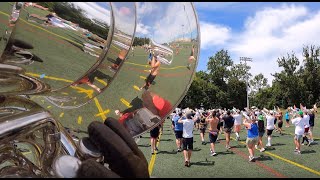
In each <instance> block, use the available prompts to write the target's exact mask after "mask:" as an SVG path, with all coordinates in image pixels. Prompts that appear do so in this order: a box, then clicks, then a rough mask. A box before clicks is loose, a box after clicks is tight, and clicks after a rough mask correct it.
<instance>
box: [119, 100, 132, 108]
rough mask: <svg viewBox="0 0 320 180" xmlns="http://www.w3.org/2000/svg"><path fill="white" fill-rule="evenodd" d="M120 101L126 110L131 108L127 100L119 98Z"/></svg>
mask: <svg viewBox="0 0 320 180" xmlns="http://www.w3.org/2000/svg"><path fill="white" fill-rule="evenodd" d="M120 101H121V102H122V103H123V104H124V105H125V106H127V107H128V108H131V107H132V105H131V104H130V103H129V102H128V101H127V100H125V99H124V98H121V99H120Z"/></svg>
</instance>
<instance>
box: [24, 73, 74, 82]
mask: <svg viewBox="0 0 320 180" xmlns="http://www.w3.org/2000/svg"><path fill="white" fill-rule="evenodd" d="M25 74H26V75H29V76H33V77H37V78H40V74H35V73H30V72H26V73H25ZM43 78H46V79H51V80H57V81H64V82H71V83H72V82H73V81H71V80H68V79H64V78H57V77H52V76H47V75H46V76H44V77H43Z"/></svg>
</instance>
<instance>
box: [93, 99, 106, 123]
mask: <svg viewBox="0 0 320 180" xmlns="http://www.w3.org/2000/svg"><path fill="white" fill-rule="evenodd" d="M93 100H94V103H95V104H96V106H97V108H98V111H99V113H103V110H102V107H101V105H100V103H99V100H98V99H97V98H96V97H95V98H93ZM101 118H102V120H103V121H104V120H105V119H107V117H106V116H105V114H101Z"/></svg>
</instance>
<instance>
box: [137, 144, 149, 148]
mask: <svg viewBox="0 0 320 180" xmlns="http://www.w3.org/2000/svg"><path fill="white" fill-rule="evenodd" d="M138 147H150V144H140V145H138Z"/></svg>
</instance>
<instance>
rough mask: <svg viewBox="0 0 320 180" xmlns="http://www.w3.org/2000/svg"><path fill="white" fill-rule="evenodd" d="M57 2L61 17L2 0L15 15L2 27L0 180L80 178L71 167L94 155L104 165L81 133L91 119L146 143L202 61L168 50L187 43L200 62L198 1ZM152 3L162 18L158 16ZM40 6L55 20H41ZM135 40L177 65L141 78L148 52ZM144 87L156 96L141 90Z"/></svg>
mask: <svg viewBox="0 0 320 180" xmlns="http://www.w3.org/2000/svg"><path fill="white" fill-rule="evenodd" d="M50 3H51V4H52V6H56V7H59V8H61V11H57V12H55V13H52V11H53V10H54V9H50V7H46V4H47V3H41V2H39V3H27V2H0V12H1V13H0V16H4V17H9V19H8V22H5V23H2V22H0V23H2V24H1V25H0V26H1V28H0V55H1V56H0V177H74V176H75V172H74V171H72V172H71V171H70V172H67V174H66V172H65V171H64V166H63V165H64V164H68V163H69V162H71V161H72V162H74V164H75V165H79V164H80V163H81V161H83V160H86V159H89V158H90V159H94V160H96V161H97V162H99V163H103V161H104V159H105V157H103V155H102V154H101V153H100V152H99V150H97V148H96V147H95V146H94V145H93V144H91V143H90V142H89V141H88V137H86V136H87V134H86V133H83V132H86V131H87V129H86V128H87V125H88V123H89V122H91V121H92V120H99V118H101V119H100V120H106V119H107V117H113V118H116V119H118V120H119V123H121V124H123V125H124V126H125V128H126V129H127V130H128V132H129V133H130V134H131V135H132V137H133V138H136V137H139V136H141V135H142V134H144V133H146V132H147V131H149V130H151V129H153V128H154V127H156V126H158V125H159V124H160V123H162V122H163V121H164V120H165V119H166V117H167V116H169V115H170V113H171V112H172V111H173V110H174V109H175V108H176V107H177V106H178V105H179V103H180V101H181V100H182V99H183V97H184V96H185V94H186V92H187V90H188V88H189V87H190V85H191V83H192V79H193V76H194V74H195V70H196V67H197V63H198V62H197V61H196V60H195V61H194V63H193V64H192V66H191V68H190V67H189V66H188V68H187V67H186V66H185V64H186V62H188V58H189V56H188V54H189V53H180V54H179V55H175V57H173V50H172V49H171V48H170V44H175V43H180V44H183V46H184V49H183V48H182V49H181V51H182V52H189V51H190V50H191V48H194V50H195V54H194V56H195V57H198V56H199V49H200V29H199V23H198V18H197V14H196V11H195V8H194V6H193V3H186V2H168V3H158V2H139V3H136V2H109V3H106V2H105V3H100V2H99V3H95V2H90V3H84V4H83V3H79V2H65V3H62V2H50ZM91 6H94V7H96V8H87V7H91ZM144 6H146V7H149V6H155V7H161V8H163V11H159V12H157V13H158V14H153V15H152V16H151V15H150V13H151V12H145V11H144V10H143V9H145V8H144ZM73 7H76V8H73ZM169 7H173V8H169ZM39 8H40V9H41V10H42V11H41V12H44V13H47V15H46V16H43V14H37V12H40V11H39V10H38V9H39ZM77 8H78V9H81V11H74V10H75V9H77ZM166 9H167V10H168V11H166ZM169 10H171V11H172V10H173V12H171V13H170V12H169ZM35 13H36V14H35ZM74 13H78V14H77V15H78V16H76V17H75V16H74ZM176 13H181V14H182V16H181V17H182V18H181V17H180V16H179V18H180V19H179V22H181V23H183V24H184V26H183V28H184V29H181V25H177V24H176V23H173V22H176V21H166V19H171V20H175V19H176V18H178V17H176V16H175V14H176ZM138 15H139V22H138V18H137V17H138ZM30 17H32V18H30ZM77 17H81V18H82V20H83V19H84V20H85V21H82V20H81V19H79V18H77ZM88 22H90V23H89V24H88ZM159 23H160V24H163V26H161V27H160V28H159V26H158V24H159ZM141 27H145V29H141ZM164 27H165V28H164ZM150 31H152V32H150ZM167 32H171V33H172V34H173V36H170V37H168V35H167V34H168V33H167ZM187 36H188V37H187ZM181 37H185V38H183V39H182V38H181ZM186 37H187V38H186ZM137 39H145V40H148V41H149V43H150V46H151V49H152V51H153V53H154V55H155V56H156V57H157V59H158V60H159V61H160V62H161V63H163V64H166V65H168V67H169V68H168V67H166V68H163V69H161V68H162V67H161V68H160V69H161V71H160V72H159V73H158V74H151V75H152V76H153V80H154V79H155V77H156V79H155V81H153V82H152V81H151V80H150V79H148V78H143V77H144V76H145V75H146V74H145V73H146V72H148V70H146V68H148V65H146V64H145V60H147V55H146V54H145V53H143V52H144V51H143V48H142V46H143V44H141V41H140V42H138V41H137ZM157 42H161V43H157ZM132 46H135V54H137V56H134V55H132V54H133V53H132V51H133V50H132V48H131V47H132ZM196 59H198V58H196ZM141 77H142V78H141ZM145 81H146V82H147V83H149V84H150V86H151V87H150V88H149V89H148V90H145V91H144V90H140V89H139V88H137V86H139V85H142V84H144V83H145ZM177 82H180V83H179V84H177ZM174 85H175V86H174ZM170 87H175V88H176V89H174V90H173V89H170ZM102 102H103V103H102ZM115 110H118V111H115ZM62 112H63V113H62ZM113 112H119V113H113ZM63 114H65V115H64V116H65V117H63ZM76 116H78V117H79V118H78V120H77V122H76V123H74V122H73V120H72V119H73V118H74V117H76ZM80 117H81V118H80ZM63 118H64V119H63ZM75 126H76V127H75ZM74 129H78V130H74ZM75 134H77V135H75ZM83 134H85V135H83ZM75 169H76V167H75Z"/></svg>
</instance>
